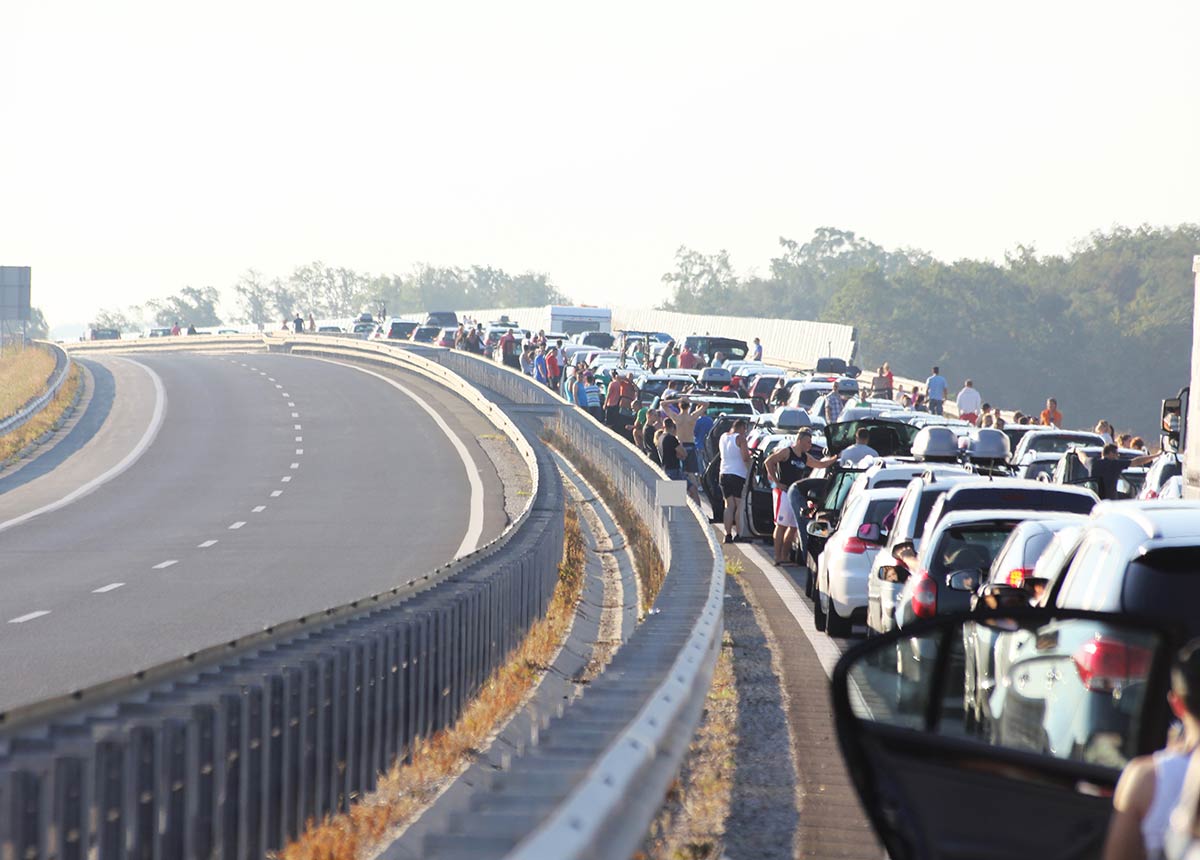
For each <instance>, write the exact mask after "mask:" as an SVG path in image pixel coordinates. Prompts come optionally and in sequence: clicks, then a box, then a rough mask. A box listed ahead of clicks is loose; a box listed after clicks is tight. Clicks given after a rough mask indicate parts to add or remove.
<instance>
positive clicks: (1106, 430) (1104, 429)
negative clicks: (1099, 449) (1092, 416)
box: [1092, 418, 1113, 445]
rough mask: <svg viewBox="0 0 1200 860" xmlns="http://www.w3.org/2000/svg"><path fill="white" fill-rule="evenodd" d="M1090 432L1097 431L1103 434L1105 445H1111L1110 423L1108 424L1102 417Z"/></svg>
mask: <svg viewBox="0 0 1200 860" xmlns="http://www.w3.org/2000/svg"><path fill="white" fill-rule="evenodd" d="M1092 432H1093V433H1099V434H1100V435H1101V436H1103V437H1104V444H1105V445H1111V444H1112V443H1113V429H1112V425H1111V424H1109V423H1108V422H1107V421H1105V420H1104V419H1103V418H1101V419H1100V420H1099V421H1097V422H1096V429H1095V430H1093V431H1092Z"/></svg>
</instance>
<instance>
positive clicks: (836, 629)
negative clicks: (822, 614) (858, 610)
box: [825, 596, 851, 638]
mask: <svg viewBox="0 0 1200 860" xmlns="http://www.w3.org/2000/svg"><path fill="white" fill-rule="evenodd" d="M825 599H826V600H828V601H829V612H828V614H827V615H826V619H825V632H826V633H828V634H829V635H830V636H838V637H842V638H845V637H846V636H849V635H850V630H851V624H850V619H849V618H843V617H842V616H840V615H838V611H837V607H836V606H834V605H833V600H832V599H830V598H829V597H828V596H827V597H826V598H825Z"/></svg>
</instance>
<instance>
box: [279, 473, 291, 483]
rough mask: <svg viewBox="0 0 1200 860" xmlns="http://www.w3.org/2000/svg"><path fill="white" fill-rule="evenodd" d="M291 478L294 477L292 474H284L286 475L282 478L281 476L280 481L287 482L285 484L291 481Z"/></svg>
mask: <svg viewBox="0 0 1200 860" xmlns="http://www.w3.org/2000/svg"><path fill="white" fill-rule="evenodd" d="M291 479H292V476H291V475H284V476H283V477H282V478H280V479H279V480H280V481H282V482H283V483H285V484H286V483H287V482H288V481H290V480H291Z"/></svg>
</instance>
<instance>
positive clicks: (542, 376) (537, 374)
mask: <svg viewBox="0 0 1200 860" xmlns="http://www.w3.org/2000/svg"><path fill="white" fill-rule="evenodd" d="M533 378H534V379H536V380H537V381H538V382H540V383H542V385H547V384H548V383H549V381H550V370H549V368H548V367H547V366H546V348H545V347H539V348H538V351H537V356H536V357H535V358H534V359H533Z"/></svg>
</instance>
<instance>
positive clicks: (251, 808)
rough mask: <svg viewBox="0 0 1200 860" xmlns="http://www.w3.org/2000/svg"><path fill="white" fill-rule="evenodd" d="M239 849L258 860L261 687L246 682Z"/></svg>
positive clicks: (259, 838) (253, 859)
mask: <svg viewBox="0 0 1200 860" xmlns="http://www.w3.org/2000/svg"><path fill="white" fill-rule="evenodd" d="M242 703H243V717H242V761H241V764H242V770H241V773H240V777H241V787H240V799H241V807H242V814H241V825H242V826H241V833H240V842H241V853H240V854H239V856H240V857H243V858H245V860H259V858H261V857H262V855H263V846H262V785H263V779H262V770H263V750H262V742H263V690H262V687H261V686H260V685H259V684H252V685H248V686H247V687H246V688H245V690H244V694H243V696H242Z"/></svg>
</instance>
